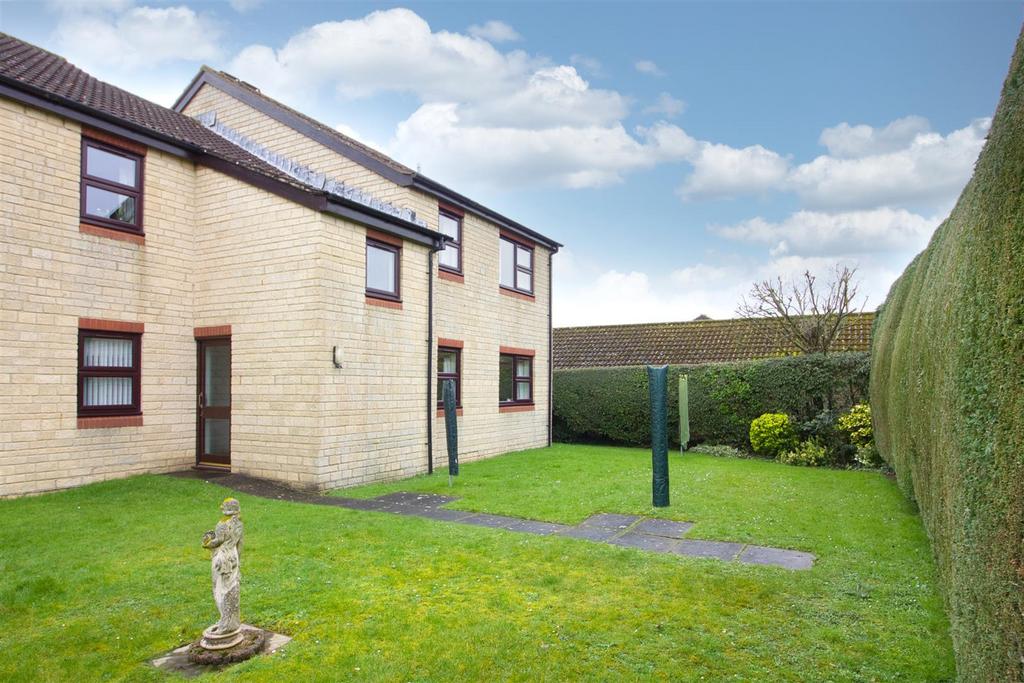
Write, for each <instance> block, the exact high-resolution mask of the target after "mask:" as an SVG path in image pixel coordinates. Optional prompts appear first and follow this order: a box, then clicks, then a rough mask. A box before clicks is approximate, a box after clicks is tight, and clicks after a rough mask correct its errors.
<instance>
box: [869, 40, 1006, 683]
mask: <svg viewBox="0 0 1024 683" xmlns="http://www.w3.org/2000/svg"><path fill="white" fill-rule="evenodd" d="M1021 178H1024V34H1022V36H1021V37H1020V38H1019V39H1018V41H1017V48H1016V51H1015V53H1014V56H1013V61H1012V63H1011V65H1010V73H1009V76H1008V77H1007V79H1006V81H1005V84H1004V86H1003V93H1002V98H1001V99H1000V101H999V106H998V107H997V109H996V113H995V116H994V118H993V119H992V124H991V127H990V128H989V132H988V141H987V142H986V143H985V147H984V149H983V150H982V152H981V154H980V156H979V157H978V160H977V162H976V163H975V167H974V177H973V178H972V179H971V181H970V182H969V183H968V184H967V186H966V187H965V188H964V191H963V194H962V195H961V196H960V199H959V200H958V201H957V204H956V206H955V207H954V209H953V211H952V213H950V215H949V218H947V219H946V220H945V221H944V222H943V223H942V224H941V225H940V226H939V227H938V228H937V229H936V231H935V234H934V236H933V237H932V239H931V242H930V243H929V244H928V247H927V248H926V249H925V250H924V251H923V252H921V254H919V255H918V256H917V258H915V259H914V261H913V262H912V263H911V264H910V266H909V267H908V268H907V269H906V270H905V271H904V272H903V275H901V276H900V278H899V279H898V280H897V281H896V283H895V284H894V285H893V286H892V289H891V290H890V292H889V297H888V298H887V299H886V301H885V304H884V305H883V307H882V309H881V312H880V313H879V315H878V316H877V317H876V318H875V326H874V332H873V335H872V354H873V366H872V369H871V409H872V413H873V415H872V417H873V418H874V426H875V431H874V436H875V442H876V443H877V444H878V449H879V450H880V451H881V453H882V456H883V457H884V458H885V459H886V461H888V462H889V463H890V464H891V465H892V466H893V468H894V469H895V470H896V477H897V480H898V481H899V483H900V485H901V486H902V487H903V488H904V489H905V490H906V491H907V492H908V493H909V494H910V495H911V496H912V497H913V498H914V499H915V500H916V502H917V505H918V508H919V509H920V510H921V518H922V519H923V521H924V525H925V527H926V528H927V530H928V537H929V538H930V539H931V541H932V546H933V549H934V552H935V557H936V563H937V565H938V571H939V578H940V586H941V587H942V590H943V593H944V597H945V599H946V604H947V606H948V610H949V620H950V635H951V636H952V639H953V647H954V651H955V652H956V657H957V678H958V680H963V681H1021V680H1024V591H1022V590H1021V582H1022V579H1024V543H1021V539H1022V538H1024V277H1022V276H1021V274H1022V273H1024V192H1022V191H1021Z"/></svg>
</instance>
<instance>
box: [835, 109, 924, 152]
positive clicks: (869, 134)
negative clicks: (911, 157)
mask: <svg viewBox="0 0 1024 683" xmlns="http://www.w3.org/2000/svg"><path fill="white" fill-rule="evenodd" d="M930 131H931V126H930V125H929V123H928V119H926V118H924V117H923V116H906V117H904V118H901V119H896V120H895V121H892V122H891V123H889V124H888V125H886V126H885V127H884V128H872V127H871V126H867V125H864V124H860V125H856V126H851V125H850V124H848V123H846V122H845V121H844V122H843V123H840V124H839V125H838V126H834V127H832V128H826V129H825V130H823V131H822V132H821V137H819V138H818V141H819V142H820V143H821V144H822V145H824V146H825V147H827V148H828V151H829V153H830V154H831V155H832V156H834V157H839V158H840V159H855V158H858V157H865V156H869V155H872V154H885V153H887V152H896V151H898V150H901V149H903V148H905V147H907V146H908V145H910V144H911V143H912V142H913V141H914V138H916V137H917V136H918V135H920V134H922V133H928V132H930Z"/></svg>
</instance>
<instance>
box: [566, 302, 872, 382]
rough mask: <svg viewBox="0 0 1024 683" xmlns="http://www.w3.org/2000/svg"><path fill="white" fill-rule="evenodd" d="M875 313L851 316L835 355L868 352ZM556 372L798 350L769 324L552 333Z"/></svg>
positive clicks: (657, 325) (684, 362)
mask: <svg viewBox="0 0 1024 683" xmlns="http://www.w3.org/2000/svg"><path fill="white" fill-rule="evenodd" d="M874 319H875V314H874V313H873V312H868V313H858V314H855V315H851V316H850V317H849V318H848V319H847V320H846V322H845V323H844V325H843V328H842V330H840V332H839V338H838V339H837V341H836V345H835V347H834V350H835V351H867V350H868V349H869V348H870V345H871V325H872V323H873V322H874ZM552 343H553V358H554V367H555V369H566V368H594V367H616V366H626V365H648V364H653V365H664V364H669V365H702V364H704V363H725V362H730V361H743V360H754V359H757V358H772V357H776V356H786V355H791V354H794V353H796V352H797V349H796V347H794V346H793V345H792V344H789V343H787V342H786V341H785V340H782V339H780V337H779V335H778V333H777V327H776V324H775V322H774V321H773V320H770V319H767V320H766V319H756V320H751V319H746V318H736V319H731V320H693V321H689V322H678V323H645V324H638V325H604V326H598V327H556V328H555V330H554V338H553V340H552Z"/></svg>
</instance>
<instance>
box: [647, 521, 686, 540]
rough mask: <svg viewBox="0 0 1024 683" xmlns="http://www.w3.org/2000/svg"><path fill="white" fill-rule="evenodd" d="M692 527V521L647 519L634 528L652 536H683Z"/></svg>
mask: <svg viewBox="0 0 1024 683" xmlns="http://www.w3.org/2000/svg"><path fill="white" fill-rule="evenodd" d="M692 528H693V523H692V522H673V521H672V520H669V519H645V520H644V521H642V522H640V523H639V524H637V525H636V526H635V527H633V530H634V531H639V532H640V533H642V534H651V535H652V536H665V537H666V538H682V537H683V536H684V535H685V534H686V532H687V531H689V530H690V529H692Z"/></svg>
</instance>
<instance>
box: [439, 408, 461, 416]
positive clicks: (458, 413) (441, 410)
mask: <svg viewBox="0 0 1024 683" xmlns="http://www.w3.org/2000/svg"><path fill="white" fill-rule="evenodd" d="M455 415H456V416H457V417H462V408H456V409H455ZM437 416H438V417H444V408H438V409H437Z"/></svg>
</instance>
